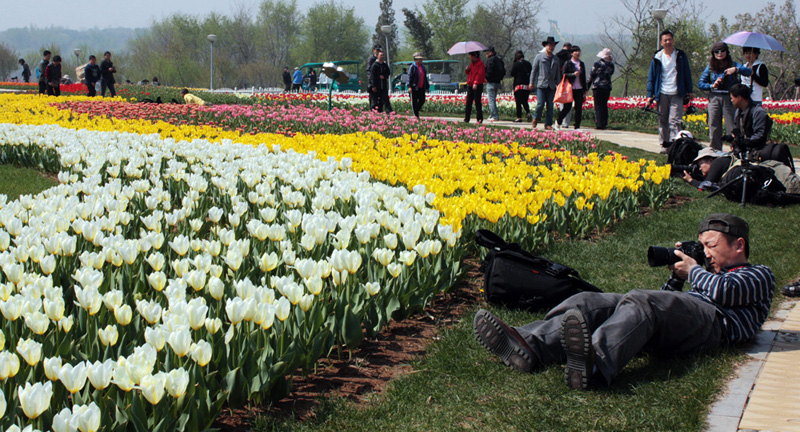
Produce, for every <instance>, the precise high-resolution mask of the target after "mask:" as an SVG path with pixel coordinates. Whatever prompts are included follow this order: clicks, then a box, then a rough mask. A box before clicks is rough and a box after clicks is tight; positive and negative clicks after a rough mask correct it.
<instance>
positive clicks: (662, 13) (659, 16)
mask: <svg viewBox="0 0 800 432" xmlns="http://www.w3.org/2000/svg"><path fill="white" fill-rule="evenodd" d="M666 17H667V10H666V9H653V18H655V20H656V21H662V20H663V19H664V18H666Z"/></svg>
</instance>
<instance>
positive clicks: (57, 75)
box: [44, 55, 61, 96]
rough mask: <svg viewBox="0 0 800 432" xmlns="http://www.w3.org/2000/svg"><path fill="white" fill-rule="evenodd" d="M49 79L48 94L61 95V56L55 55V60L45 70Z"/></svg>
mask: <svg viewBox="0 0 800 432" xmlns="http://www.w3.org/2000/svg"><path fill="white" fill-rule="evenodd" d="M44 76H45V79H46V80H47V94H48V95H49V96H61V56H58V55H57V56H53V61H52V62H50V64H48V65H47V68H46V69H45V70H44Z"/></svg>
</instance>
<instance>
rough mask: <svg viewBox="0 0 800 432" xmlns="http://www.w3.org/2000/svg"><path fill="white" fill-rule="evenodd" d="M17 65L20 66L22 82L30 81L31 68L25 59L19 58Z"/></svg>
mask: <svg viewBox="0 0 800 432" xmlns="http://www.w3.org/2000/svg"><path fill="white" fill-rule="evenodd" d="M19 65H20V66H22V82H26V83H28V82H31V68H30V66H28V63H25V59H19Z"/></svg>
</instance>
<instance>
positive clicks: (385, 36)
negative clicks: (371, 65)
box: [381, 25, 392, 93]
mask: <svg viewBox="0 0 800 432" xmlns="http://www.w3.org/2000/svg"><path fill="white" fill-rule="evenodd" d="M381 32H382V33H383V39H384V40H385V41H386V65H387V66H389V67H390V68H391V67H392V63H391V62H390V61H389V33H391V32H392V26H390V25H382V26H381ZM391 82H392V79H391V77H389V83H390V84H391ZM391 92H392V86H391V85H389V93H391Z"/></svg>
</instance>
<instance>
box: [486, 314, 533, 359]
mask: <svg viewBox="0 0 800 432" xmlns="http://www.w3.org/2000/svg"><path fill="white" fill-rule="evenodd" d="M472 326H473V328H474V329H475V336H476V337H477V338H478V342H480V343H481V345H483V347H484V348H486V349H488V350H489V351H491V352H492V354H495V355H496V356H498V357H500V358H501V359H503V363H505V365H506V366H509V367H511V368H513V369H516V370H519V371H523V372H530V371H531V370H533V368H534V366H536V364H537V363H538V358H537V357H536V354H534V352H533V349H531V347H530V345H528V343H527V342H525V339H523V337H522V336H521V335H520V334H519V333H518V332H517V331H516V330H514V329H513V328H511V327H509V326H507V325H506V323H504V322H503V321H501V320H500V318H497V317H496V316H494V315H493V314H492V313H491V312H489V311H487V310H486V309H481V310H479V311H478V313H476V314H475V319H474V320H473V321H472Z"/></svg>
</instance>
